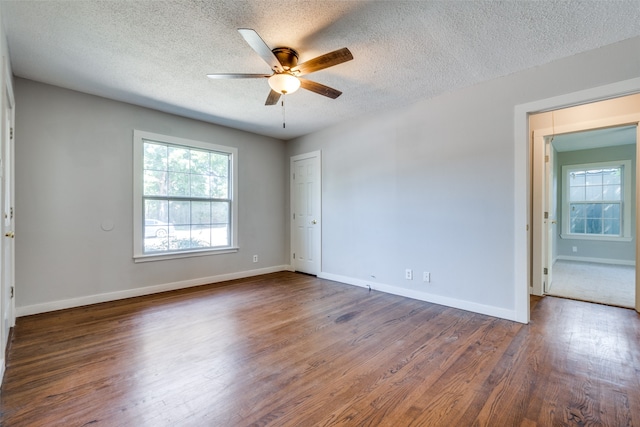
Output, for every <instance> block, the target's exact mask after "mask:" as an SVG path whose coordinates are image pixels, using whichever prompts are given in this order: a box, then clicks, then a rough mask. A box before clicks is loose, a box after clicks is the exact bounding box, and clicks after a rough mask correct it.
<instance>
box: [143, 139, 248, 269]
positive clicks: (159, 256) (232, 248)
mask: <svg viewBox="0 0 640 427" xmlns="http://www.w3.org/2000/svg"><path fill="white" fill-rule="evenodd" d="M145 141H152V142H159V143H164V144H171V145H179V146H184V147H186V148H196V149H198V148H200V149H204V150H209V151H218V152H221V153H225V154H229V156H230V171H229V173H230V177H231V184H230V188H229V197H230V198H231V206H230V209H231V213H230V222H231V224H230V227H231V231H230V233H229V236H230V242H229V245H228V246H224V247H219V248H206V249H192V250H181V251H175V252H171V251H167V252H161V253H151V254H149V253H144V223H145V219H144V212H143V187H144V172H143V168H144V142H145ZM237 242H238V149H237V148H234V147H227V146H222V145H217V144H213V143H209V142H203V141H195V140H191V139H185V138H178V137H175V136H169V135H160V134H156V133H152V132H146V131H141V130H134V131H133V259H134V261H135V262H146V261H157V260H165V259H175V258H189V257H194V256H204V255H214V254H224V253H232V252H237V251H238V250H239V248H238V244H237Z"/></svg>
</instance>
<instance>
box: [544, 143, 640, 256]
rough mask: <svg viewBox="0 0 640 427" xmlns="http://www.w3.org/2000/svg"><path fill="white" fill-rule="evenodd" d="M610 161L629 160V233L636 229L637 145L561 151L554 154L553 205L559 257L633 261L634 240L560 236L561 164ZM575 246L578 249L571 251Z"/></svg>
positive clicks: (633, 232) (562, 182)
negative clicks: (556, 222)
mask: <svg viewBox="0 0 640 427" xmlns="http://www.w3.org/2000/svg"><path fill="white" fill-rule="evenodd" d="M613 160H631V194H633V195H634V197H633V200H631V201H630V203H631V235H632V236H635V232H636V204H635V194H636V145H635V144H630V145H619V146H615V147H608V148H594V149H590V150H578V151H564V152H559V153H557V154H556V162H555V165H556V174H557V175H556V176H557V178H558V187H557V198H556V203H557V204H556V206H557V209H558V215H557V218H558V225H559V227H557V230H558V235H557V237H556V242H557V248H556V249H557V252H556V257H558V258H563V257H564V258H566V257H570V258H595V259H601V260H607V261H626V262H635V257H636V249H635V246H636V242H635V239H634V240H633V241H631V242H608V241H594V240H580V239H567V238H564V239H563V238H562V237H560V234H562V186H563V185H564V180H563V178H564V177H563V176H562V166H564V165H578V164H586V163H596V162H607V161H613ZM573 246H576V247H577V249H578V252H573V249H572V247H573Z"/></svg>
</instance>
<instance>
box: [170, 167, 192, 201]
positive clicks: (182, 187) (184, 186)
mask: <svg viewBox="0 0 640 427" xmlns="http://www.w3.org/2000/svg"><path fill="white" fill-rule="evenodd" d="M168 175H169V196H184V197H187V196H189V192H190V189H191V176H190V175H189V174H188V173H176V172H169V174H168Z"/></svg>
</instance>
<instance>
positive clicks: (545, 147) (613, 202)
mask: <svg viewBox="0 0 640 427" xmlns="http://www.w3.org/2000/svg"><path fill="white" fill-rule="evenodd" d="M638 121H640V95H639V94H635V95H628V96H624V97H620V98H616V99H609V100H605V101H599V102H594V103H590V104H583V105H579V106H577V107H570V108H564V109H558V110H553V111H548V112H544V113H539V114H532V115H531V116H530V117H529V123H530V131H531V132H532V147H531V149H532V187H533V188H532V199H533V200H532V207H533V210H532V213H531V218H532V262H531V278H532V283H531V293H533V294H535V295H545V294H550V295H554V294H555V295H559V296H565V297H574V298H575V299H583V300H591V301H593V302H601V303H608V304H612V305H620V306H625V307H632V308H633V307H635V308H636V309H638V307H639V306H638V303H637V300H638V298H637V297H636V295H637V293H638V290H637V288H638V285H637V284H638V281H637V279H636V274H635V265H636V259H637V257H638V254H637V253H636V252H637V251H636V243H637V239H635V228H636V227H635V225H636V222H637V220H636V218H635V206H636V203H637V197H636V194H637V181H638V179H637V177H636V174H635V167H636V159H637V157H638V154H637V150H636V141H637V139H638V133H639V130H638V126H637V124H638ZM616 179H617V180H618V181H615V180H616ZM598 183H599V186H598ZM625 190H626V191H625ZM598 191H599V192H600V194H597V193H598ZM572 192H573V196H572ZM616 192H617V195H616ZM625 192H626V194H625ZM572 197H573V199H572ZM558 262H559V263H560V264H556V263H558ZM576 263H578V264H576ZM616 265H618V266H620V268H618V269H615V266H616ZM554 267H560V268H558V269H554ZM629 269H631V270H632V271H631V273H630V272H629ZM554 270H557V271H554ZM556 273H560V274H559V275H558V274H556ZM579 274H585V275H586V276H585V277H584V279H583V280H580V279H579V278H578V276H579ZM607 275H609V277H613V276H616V277H617V278H616V279H615V280H613V281H612V283H610V284H609V286H606V285H605V284H606V279H607ZM630 275H631V276H632V279H631V284H629V283H627V282H628V281H629V280H628V278H629V276H630ZM598 276H600V277H602V278H603V279H602V280H600V281H599V282H598V281H594V280H592V279H593V278H594V277H598ZM568 281H573V282H574V286H569V285H570V283H568ZM623 282H624V283H623ZM625 283H626V284H627V285H630V286H631V287H632V290H633V292H632V293H631V295H629V293H628V290H623V289H621V291H623V292H622V293H623V294H624V295H626V296H625V297H624V300H623V301H622V303H620V299H616V297H615V295H614V298H613V299H611V298H610V297H611V295H609V294H610V292H608V290H607V289H606V288H607V287H609V288H610V287H611V286H617V285H620V287H621V288H625V289H626V286H625ZM568 289H569V290H568ZM609 290H610V289H609ZM597 291H604V292H601V294H602V296H603V299H601V300H598V299H597V298H598V296H597V295H598V292H597ZM581 293H582V294H581ZM634 294H636V295H634ZM619 296H620V295H619ZM593 298H596V299H593Z"/></svg>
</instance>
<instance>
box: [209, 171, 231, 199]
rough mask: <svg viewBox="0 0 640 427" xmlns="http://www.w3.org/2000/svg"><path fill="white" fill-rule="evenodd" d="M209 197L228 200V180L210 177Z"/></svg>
mask: <svg viewBox="0 0 640 427" xmlns="http://www.w3.org/2000/svg"><path fill="white" fill-rule="evenodd" d="M211 197H213V198H216V199H227V198H229V179H228V178H227V177H217V176H212V177H211Z"/></svg>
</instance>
